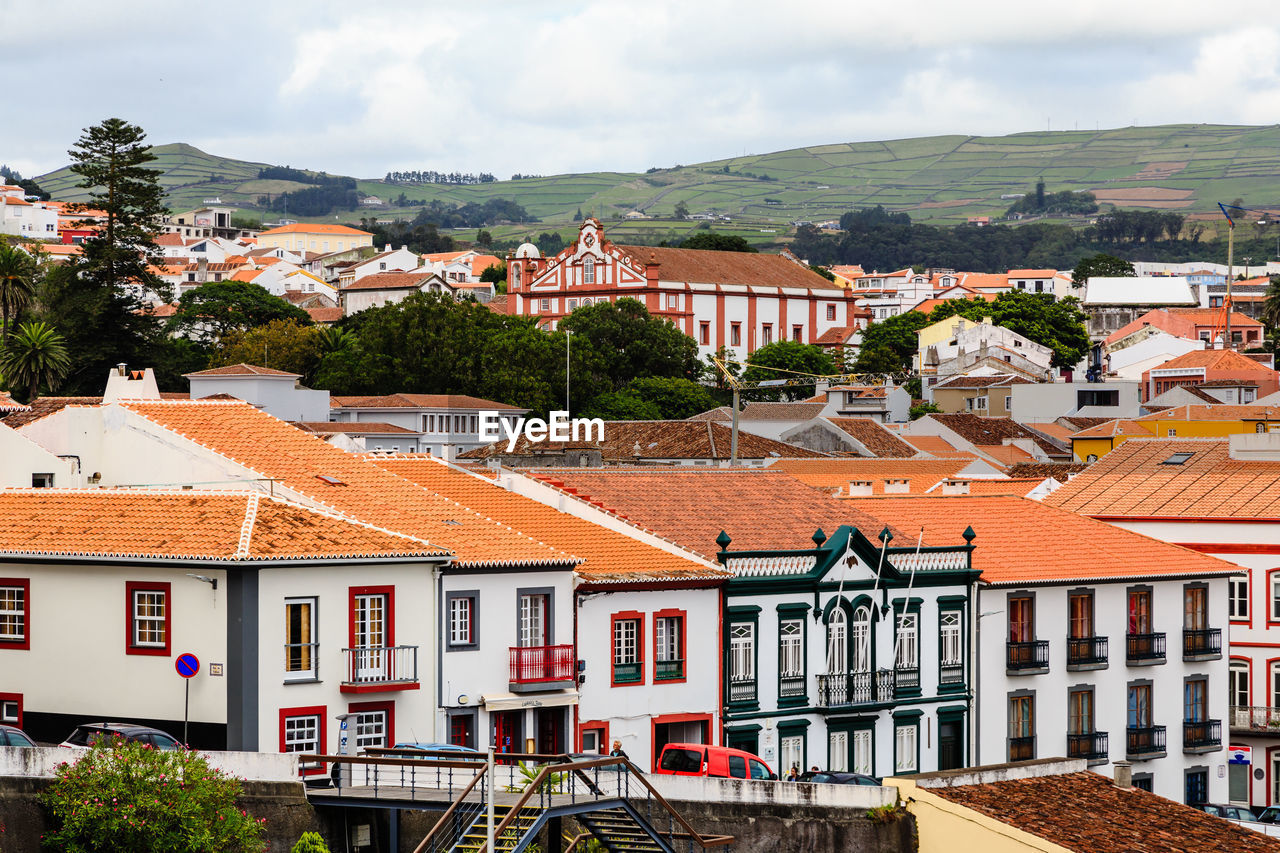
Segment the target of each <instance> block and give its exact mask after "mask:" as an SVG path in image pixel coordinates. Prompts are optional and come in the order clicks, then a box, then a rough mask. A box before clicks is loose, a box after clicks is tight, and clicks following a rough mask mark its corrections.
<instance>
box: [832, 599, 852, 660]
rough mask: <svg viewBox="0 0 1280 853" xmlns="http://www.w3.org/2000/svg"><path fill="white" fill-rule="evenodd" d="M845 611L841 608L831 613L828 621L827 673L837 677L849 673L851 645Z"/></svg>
mask: <svg viewBox="0 0 1280 853" xmlns="http://www.w3.org/2000/svg"><path fill="white" fill-rule="evenodd" d="M847 627H848V626H847V625H846V624H845V615H844V610H842V609H841V608H840V607H839V606H837V607H836V608H835V609H833V610H832V611H831V618H830V619H828V620H827V672H828V673H830V674H832V675H836V674H840V673H845V672H848V669H847V666H848V662H849V645H848V635H847V633H846V628H847Z"/></svg>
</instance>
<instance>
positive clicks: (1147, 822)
mask: <svg viewBox="0 0 1280 853" xmlns="http://www.w3.org/2000/svg"><path fill="white" fill-rule="evenodd" d="M979 547H981V546H979ZM974 556H975V559H976V556H977V554H976V552H975V555H974ZM928 792H929V793H931V794H936V795H937V796H939V797H942V798H943V799H945V800H949V801H951V802H953V803H956V804H957V805H961V806H964V807H966V808H970V809H973V810H974V811H976V812H980V813H982V814H984V815H987V816H988V817H991V818H995V819H996V820H997V821H999V822H1001V823H1003V824H1005V825H1007V826H1010V827H1013V828H1014V829H1018V830H1021V831H1023V832H1026V833H1029V834H1031V835H1034V836H1036V837H1038V838H1042V839H1044V840H1045V841H1047V842H1049V844H1052V845H1056V848H1055V849H1057V848H1062V849H1065V850H1069V851H1072V853H1100V851H1115V853H1120V851H1123V853H1207V851H1210V850H1213V851H1221V853H1225V851H1232V853H1276V851H1280V841H1277V840H1276V839H1274V838H1269V837H1267V836H1265V835H1263V834H1261V833H1258V832H1253V831H1251V830H1248V829H1245V828H1244V827H1242V826H1237V825H1235V824H1233V823H1232V822H1231V821H1228V820H1223V819H1222V818H1220V817H1215V816H1213V815H1210V814H1206V813H1205V812H1203V811H1200V810H1199V809H1195V808H1192V807H1191V806H1184V805H1182V804H1181V803H1178V802H1175V801H1174V800H1169V799H1165V798H1164V797H1161V796H1157V795H1156V794H1149V793H1147V792H1146V791H1142V790H1139V789H1137V788H1127V789H1124V788H1118V787H1116V785H1115V784H1113V783H1112V782H1111V780H1109V779H1108V778H1107V777H1105V776H1103V775H1101V774H1098V773H1094V772H1092V771H1088V770H1084V771H1080V772H1076V773H1066V774H1062V775H1056V776H1040V777H1036V778H1026V779H1007V780H1005V781H1000V782H987V783H984V784H976V785H957V786H954V787H932V786H930V787H929V788H928ZM1021 846H1023V847H1025V848H1026V849H1031V848H1030V846H1029V845H1021ZM1042 849H1047V848H1042Z"/></svg>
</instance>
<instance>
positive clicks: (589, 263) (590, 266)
mask: <svg viewBox="0 0 1280 853" xmlns="http://www.w3.org/2000/svg"><path fill="white" fill-rule="evenodd" d="M582 283H583V284H595V283H596V259H595V258H587V259H586V260H584V261H583V262H582Z"/></svg>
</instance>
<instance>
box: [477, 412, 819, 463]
mask: <svg viewBox="0 0 1280 853" xmlns="http://www.w3.org/2000/svg"><path fill="white" fill-rule="evenodd" d="M732 434H733V431H732V429H730V427H728V426H726V425H725V424H723V423H719V422H712V421H605V422H604V440H602V441H589V442H588V441H576V442H575V441H568V442H557V441H538V442H532V441H529V439H528V438H527V437H525V435H524V434H521V435H520V437H519V438H518V439H517V440H516V444H515V447H514V448H513V449H512V450H511V451H510V452H508V451H507V441H506V439H502V440H499V441H496V442H494V443H493V444H489V445H486V446H484V447H477V448H475V449H474V450H468V451H467V452H466V453H463V454H461V456H460V458H462V459H487V458H489V457H491V456H501V455H515V456H529V455H538V454H546V453H555V452H559V451H562V450H568V449H585V448H593V449H598V450H599V451H600V452H601V454H602V455H603V457H604V459H605V460H607V461H632V460H635V459H716V460H721V459H724V460H727V459H729V458H730V453H731V449H732V443H733V435H732ZM826 455H827V454H825V453H819V452H817V451H816V450H806V449H805V448H803V447H796V446H795V445H793V444H787V443H785V442H781V441H774V440H773V439H771V438H764V437H762V436H759V435H755V434H753V433H749V432H745V431H741V430H740V431H739V432H738V458H739V459H786V458H794V457H798V458H806V459H807V458H814V457H825V456H826Z"/></svg>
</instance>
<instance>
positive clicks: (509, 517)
mask: <svg viewBox="0 0 1280 853" xmlns="http://www.w3.org/2000/svg"><path fill="white" fill-rule="evenodd" d="M369 459H370V461H371V462H373V463H374V464H375V465H377V466H379V467H381V468H385V469H386V470H388V471H391V472H392V473H394V474H397V475H398V476H401V477H403V478H405V479H406V480H409V481H411V482H414V483H417V484H418V485H420V486H422V487H423V488H426V489H430V490H432V491H435V492H440V493H441V494H446V495H449V496H450V497H451V498H453V499H454V500H457V501H459V502H461V503H464V504H466V505H467V506H469V507H471V508H472V509H475V510H476V511H478V512H482V513H484V514H485V515H487V516H489V517H490V518H493V519H495V520H497V521H500V522H502V523H503V524H509V525H511V526H513V527H516V528H518V529H521V530H536V531H538V535H539V536H540V537H542V539H543V540H544V541H546V543H547V544H549V545H551V546H552V547H554V548H559V549H560V550H561V551H564V552H566V553H569V554H573V555H575V556H577V557H581V558H582V561H583V562H582V563H580V564H579V565H578V566H577V568H576V569H575V570H574V571H575V572H577V574H578V575H579V577H581V578H583V579H584V580H588V581H595V582H626V581H688V580H711V581H720V580H724V579H725V578H727V577H728V576H729V574H730V573H729V572H728V571H727V570H725V569H721V568H720V567H718V566H715V567H713V566H708V565H706V564H705V561H703V560H701V559H698V558H697V555H695V554H693V553H692V552H690V553H689V555H688V556H681V555H679V554H672V553H670V552H668V551H664V550H662V549H660V548H658V547H655V546H653V545H650V544H648V543H646V542H641V541H638V540H636V539H634V538H632V537H630V536H627V535H626V534H624V533H619V532H617V531H614V530H609V529H608V528H606V527H602V526H600V525H598V524H595V523H593V522H591V521H587V520H586V519H583V518H579V517H577V516H575V515H570V514H569V513H567V512H560V511H559V510H557V509H555V508H554V507H550V506H546V505H545V504H542V503H539V502H538V501H536V500H533V499H532V498H527V497H524V496H523V495H519V494H516V493H515V492H512V491H509V490H507V489H505V488H503V487H501V486H499V485H498V484H497V483H495V482H493V481H492V480H490V479H487V478H486V477H483V476H477V475H476V474H473V473H471V472H467V471H463V470H460V469H458V468H456V467H451V466H450V465H448V464H447V463H445V462H443V461H441V460H439V459H436V458H434V457H431V456H425V455H416V454H414V455H410V454H403V455H401V454H396V455H392V456H385V455H373V456H370V457H369Z"/></svg>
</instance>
